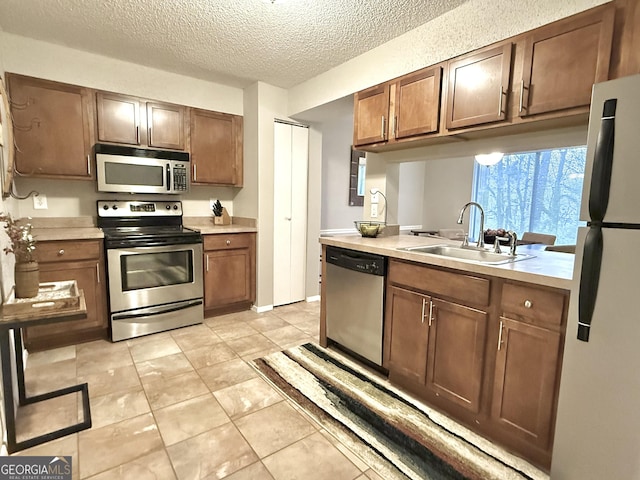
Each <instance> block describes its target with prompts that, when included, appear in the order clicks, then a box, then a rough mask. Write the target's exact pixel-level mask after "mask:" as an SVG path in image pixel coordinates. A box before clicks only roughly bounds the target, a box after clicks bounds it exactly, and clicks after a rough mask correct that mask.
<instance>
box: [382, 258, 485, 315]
mask: <svg viewBox="0 0 640 480" xmlns="http://www.w3.org/2000/svg"><path fill="white" fill-rule="evenodd" d="M389 280H390V281H391V282H393V283H395V284H397V285H404V286H406V287H409V288H413V289H417V290H420V291H423V292H429V293H431V294H434V295H438V296H441V297H448V298H452V299H456V300H459V301H461V302H462V303H465V304H473V305H489V287H490V283H491V282H490V281H489V280H488V279H486V278H479V277H473V276H471V275H467V274H464V273H453V272H447V271H444V270H438V269H435V268H429V267H423V266H420V265H414V264H409V263H404V262H397V261H394V260H391V261H390V262H389Z"/></svg>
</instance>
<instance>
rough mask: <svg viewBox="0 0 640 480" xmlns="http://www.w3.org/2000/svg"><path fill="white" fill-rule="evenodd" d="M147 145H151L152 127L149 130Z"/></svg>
mask: <svg viewBox="0 0 640 480" xmlns="http://www.w3.org/2000/svg"><path fill="white" fill-rule="evenodd" d="M147 144H148V145H151V127H149V128H147Z"/></svg>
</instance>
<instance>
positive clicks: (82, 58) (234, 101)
mask: <svg viewBox="0 0 640 480" xmlns="http://www.w3.org/2000/svg"><path fill="white" fill-rule="evenodd" d="M2 48H3V56H4V69H5V71H7V72H14V73H22V74H24V75H30V76H33V77H39V78H46V79H49V80H55V81H58V82H65V83H70V84H73V85H82V86H86V87H92V88H97V89H100V90H107V91H112V92H119V93H127V94H131V95H139V96H141V97H146V98H150V99H154V100H163V101H166V102H172V103H178V104H181V105H189V106H192V107H200V108H204V109H208V110H216V111H218V112H225V113H232V114H236V115H242V113H243V110H242V108H243V103H242V89H240V88H234V87H229V86H226V85H220V84H217V83H212V82H207V81H205V80H199V79H196V78H192V77H186V76H184V75H179V74H177V73H171V72H166V71H164V70H158V69H155V68H150V67H145V66H143V65H137V64H135V63H130V62H124V61H121V60H115V59H113V58H109V57H105V56H102V55H96V54H93V53H88V52H83V51H81V50H75V49H71V48H67V47H64V46H61V45H54V44H52V43H47V42H41V41H38V40H33V39H30V38H26V37H21V36H18V35H13V34H8V33H4V34H2Z"/></svg>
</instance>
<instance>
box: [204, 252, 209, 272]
mask: <svg viewBox="0 0 640 480" xmlns="http://www.w3.org/2000/svg"><path fill="white" fill-rule="evenodd" d="M205 257H206V258H205V263H206V268H207V270H206V271H207V272H209V254H207V255H206V256H205Z"/></svg>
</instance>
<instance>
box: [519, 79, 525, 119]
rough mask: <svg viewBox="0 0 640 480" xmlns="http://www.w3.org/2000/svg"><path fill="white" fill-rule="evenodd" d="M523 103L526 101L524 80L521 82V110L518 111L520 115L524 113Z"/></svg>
mask: <svg viewBox="0 0 640 480" xmlns="http://www.w3.org/2000/svg"><path fill="white" fill-rule="evenodd" d="M523 101H524V80H520V109H519V110H518V113H522V108H523V103H522V102H523Z"/></svg>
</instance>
